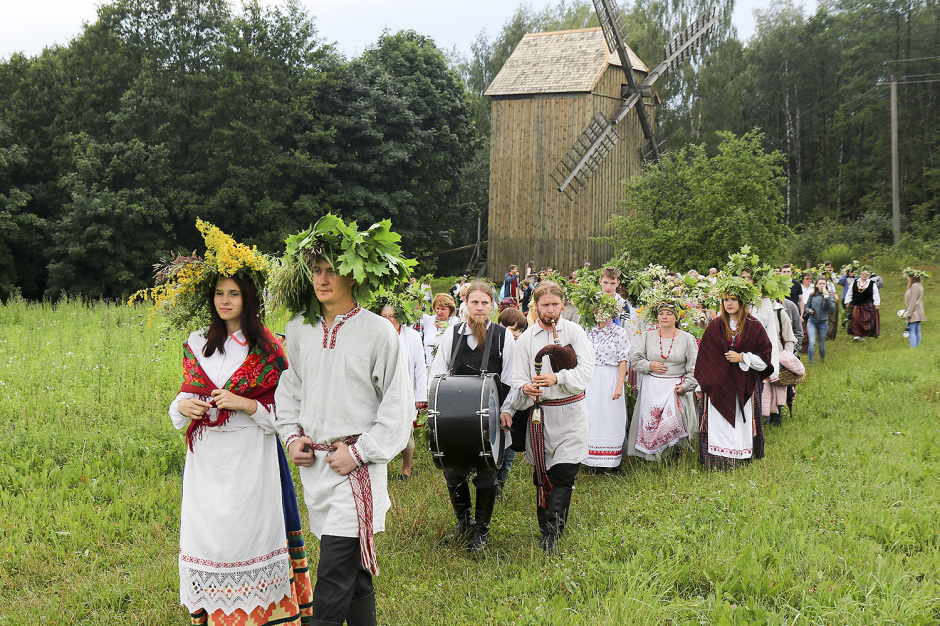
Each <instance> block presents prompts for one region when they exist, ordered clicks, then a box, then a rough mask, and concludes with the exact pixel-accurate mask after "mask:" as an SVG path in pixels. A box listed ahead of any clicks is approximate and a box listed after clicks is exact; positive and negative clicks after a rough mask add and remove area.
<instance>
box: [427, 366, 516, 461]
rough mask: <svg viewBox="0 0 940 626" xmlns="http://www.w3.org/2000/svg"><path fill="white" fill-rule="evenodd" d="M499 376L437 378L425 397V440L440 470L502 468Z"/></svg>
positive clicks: (503, 451) (502, 450) (502, 445)
mask: <svg viewBox="0 0 940 626" xmlns="http://www.w3.org/2000/svg"><path fill="white" fill-rule="evenodd" d="M498 380H499V379H498V377H497V376H496V375H495V374H489V375H487V376H485V377H484V376H440V377H436V378H435V379H434V380H433V381H432V383H431V393H430V397H429V398H428V412H429V417H428V429H429V430H428V440H429V443H430V448H431V455H432V457H433V459H434V464H435V465H437V466H438V467H439V468H441V469H459V468H466V467H479V468H484V467H485V468H489V469H499V468H500V467H502V465H503V455H504V454H505V441H504V439H503V431H502V429H501V428H500V426H499V408H500V402H499V393H498V388H497V381H498Z"/></svg>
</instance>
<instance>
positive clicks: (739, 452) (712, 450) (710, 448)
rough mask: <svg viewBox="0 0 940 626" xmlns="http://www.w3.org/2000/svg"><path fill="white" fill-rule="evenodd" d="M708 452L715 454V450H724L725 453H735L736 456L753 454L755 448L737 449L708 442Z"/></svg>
mask: <svg viewBox="0 0 940 626" xmlns="http://www.w3.org/2000/svg"><path fill="white" fill-rule="evenodd" d="M708 452H709V453H711V454H714V453H715V452H724V453H725V454H733V455H734V456H744V455H745V454H753V452H754V450H753V449H751V448H745V449H744V450H735V449H733V448H721V447H719V446H713V445H711V444H708Z"/></svg>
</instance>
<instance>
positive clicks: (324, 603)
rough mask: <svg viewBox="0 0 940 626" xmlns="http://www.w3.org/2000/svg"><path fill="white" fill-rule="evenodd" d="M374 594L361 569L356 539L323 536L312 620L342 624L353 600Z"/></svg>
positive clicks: (370, 579)
mask: <svg viewBox="0 0 940 626" xmlns="http://www.w3.org/2000/svg"><path fill="white" fill-rule="evenodd" d="M374 592H375V587H373V586H372V572H370V571H369V570H367V569H366V568H364V567H363V566H362V554H361V553H360V551H359V537H336V536H334V535H323V537H321V538H320V562H319V563H318V564H317V583H316V585H315V586H314V588H313V618H314V619H318V620H323V621H325V622H336V623H338V624H343V623H345V622H346V614H347V613H348V612H349V603H350V602H351V601H352V600H353V598H364V597H366V596H368V595H370V594H372V593H374Z"/></svg>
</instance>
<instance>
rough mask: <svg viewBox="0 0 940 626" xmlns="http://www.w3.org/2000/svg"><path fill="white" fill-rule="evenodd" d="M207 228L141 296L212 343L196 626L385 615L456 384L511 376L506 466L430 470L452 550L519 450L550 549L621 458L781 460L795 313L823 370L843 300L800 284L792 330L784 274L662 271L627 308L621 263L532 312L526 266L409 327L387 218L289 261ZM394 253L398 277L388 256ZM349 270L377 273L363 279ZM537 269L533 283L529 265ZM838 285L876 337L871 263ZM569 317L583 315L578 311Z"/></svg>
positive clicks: (857, 321) (193, 440)
mask: <svg viewBox="0 0 940 626" xmlns="http://www.w3.org/2000/svg"><path fill="white" fill-rule="evenodd" d="M197 226H198V227H199V228H200V230H202V231H203V234H204V237H205V239H206V244H207V251H206V253H205V257H204V258H199V257H188V258H180V259H176V260H175V261H174V262H172V263H170V264H168V265H167V266H166V267H165V268H163V270H162V271H161V273H160V274H158V279H159V280H160V284H159V285H158V287H157V288H156V289H154V290H152V291H151V292H150V293H149V294H145V295H146V296H147V297H148V298H150V299H152V300H153V301H154V303H155V305H156V307H157V309H158V310H160V311H162V312H164V313H167V314H169V315H171V317H172V318H173V319H174V320H175V321H177V323H180V324H181V325H183V326H184V327H188V328H192V329H194V332H192V334H190V336H189V338H188V340H187V342H186V343H185V345H184V358H183V383H182V385H181V387H180V390H179V393H178V395H177V396H176V398H175V399H174V400H173V402H172V403H171V406H170V411H169V412H170V417H171V420H172V422H173V425H174V426H175V427H176V428H179V429H185V431H186V441H187V448H188V449H187V457H186V466H185V471H184V478H183V494H182V504H181V522H180V524H181V528H180V552H179V571H180V602H181V603H182V604H183V605H185V606H186V607H187V608H188V609H189V610H190V612H191V615H192V621H193V623H194V624H252V625H255V624H257V625H261V624H275V623H276V624H319V625H328V624H342V623H347V624H350V625H352V626H356V625H371V624H375V623H376V621H375V593H374V586H373V582H372V580H373V576H374V575H376V574H378V573H379V565H378V559H377V556H376V549H375V542H374V534H375V533H377V532H380V531H382V530H384V527H385V518H386V514H387V511H388V510H389V508H390V499H389V495H388V484H387V481H388V470H387V466H388V464H389V462H390V461H391V460H392V459H394V458H395V457H396V456H397V455H398V454H402V456H403V463H402V470H401V472H400V474H399V476H398V478H399V480H400V481H407V480H409V479H410V476H411V473H412V467H413V457H414V450H415V444H414V434H413V429H414V428H415V426H416V424H417V422H416V421H415V417H416V413H417V412H419V411H422V410H424V409H426V408H430V409H432V410H431V411H429V414H430V413H432V412H433V413H434V414H435V415H436V416H439V415H442V414H446V413H447V412H448V411H449V410H451V409H452V408H453V405H454V404H455V402H451V404H450V405H449V404H448V402H450V401H449V400H448V399H447V398H443V399H442V396H441V394H440V393H439V390H440V385H441V383H442V381H443V380H446V379H448V378H449V377H467V378H480V377H484V378H485V377H486V376H487V375H488V374H490V375H492V374H496V375H497V376H496V377H494V378H493V381H494V383H495V385H494V387H493V389H494V391H493V398H492V399H491V400H490V401H489V403H488V404H487V405H486V406H485V407H484V409H483V410H482V411H481V412H480V413H481V414H484V413H486V407H489V409H488V410H489V412H490V414H491V417H493V418H494V419H496V424H497V428H499V429H503V430H504V431H505V441H506V453H507V454H505V455H504V454H503V451H502V450H496V451H489V452H487V451H481V455H480V456H486V455H487V454H489V456H490V459H489V460H488V462H487V463H485V464H484V463H482V462H481V463H475V462H469V461H468V462H464V461H461V462H457V461H453V462H450V461H449V459H448V458H447V455H446V454H441V455H439V456H440V457H442V458H438V459H437V460H436V461H435V462H436V464H438V466H439V467H441V468H442V469H443V472H442V473H443V476H442V478H443V481H442V482H443V484H444V486H445V488H446V492H447V494H448V498H449V500H450V503H451V508H452V510H453V513H454V517H455V527H454V532H453V533H452V537H453V538H454V539H455V540H457V541H459V542H461V543H462V544H464V545H466V546H467V547H468V549H470V550H471V551H483V550H486V549H487V547H488V545H489V534H490V525H491V523H492V516H493V511H494V508H495V506H496V503H497V497H498V494H499V491H500V489H501V486H502V484H503V483H504V481H505V480H506V474H507V473H508V471H509V467H510V466H511V459H512V456H513V454H510V452H511V451H523V450H524V452H525V459H526V462H527V463H528V464H529V465H531V467H532V483H533V487H534V489H533V499H534V500H535V513H536V514H535V520H536V522H537V524H538V528H539V535H540V539H539V546H540V547H541V549H543V550H544V551H545V552H546V553H547V554H554V553H555V552H556V551H557V549H558V542H559V539H560V538H561V537H562V535H563V533H564V529H565V527H566V524H567V520H568V517H569V512H570V507H571V500H572V494H573V490H574V486H575V481H576V477H577V475H578V473H579V470H581V468H582V467H587V468H588V470H589V471H592V472H595V473H597V472H607V471H613V470H616V469H617V468H619V467H620V466H621V465H622V463H623V457H624V456H635V457H639V458H641V459H645V460H647V461H658V460H661V459H663V458H664V457H665V456H667V455H670V454H673V453H674V451H677V450H681V449H684V448H694V447H695V446H696V442H697V444H698V451H699V458H700V460H701V462H702V463H703V464H704V465H705V466H706V467H709V468H730V467H734V466H735V465H736V464H739V463H742V462H747V461H749V460H750V459H753V458H760V457H761V456H763V447H764V446H763V425H764V420H765V418H767V417H768V416H769V415H774V414H777V415H779V413H780V412H781V405H780V402H781V401H783V402H785V401H786V399H787V394H786V392H784V393H783V395H780V394H779V393H777V392H769V391H768V390H767V389H765V387H767V386H768V385H771V384H774V382H776V381H777V379H778V378H779V376H780V374H781V372H782V371H783V370H787V371H790V368H796V366H795V365H794V364H793V361H796V362H797V363H798V359H796V357H795V356H794V355H793V352H794V350H799V340H798V339H796V338H795V336H794V335H795V331H796V330H797V329H798V327H799V326H800V324H799V322H798V321H796V320H793V317H795V315H799V314H801V313H802V314H803V319H805V320H806V322H807V330H808V329H810V328H812V331H810V332H808V334H810V337H811V343H813V344H814V345H815V344H816V343H817V342H818V344H819V347H820V357H821V358H824V356H825V348H824V343H823V341H824V340H823V339H821V338H822V337H824V336H825V334H826V333H827V332H828V328H827V324H828V323H829V320H830V319H831V317H830V311H831V310H832V308H833V307H834V306H835V300H834V295H833V293H832V292H833V291H834V286H833V285H832V284H831V283H830V282H829V280H828V279H823V278H821V279H819V280H816V281H815V282H813V283H812V290H811V291H810V292H808V293H806V292H803V291H802V286H801V287H800V290H801V293H800V294H799V295H800V298H799V300H798V302H799V304H798V305H797V306H798V307H800V308H802V311H800V312H798V313H794V314H793V315H791V313H792V309H793V308H794V307H793V306H789V307H788V306H785V303H784V302H781V301H778V300H777V299H776V298H777V296H780V295H781V294H780V293H777V292H776V291H779V290H776V291H775V290H774V288H773V287H772V285H773V281H768V280H766V278H767V276H766V272H767V268H766V267H760V268H758V267H747V268H743V269H741V268H738V269H739V270H741V271H731V268H729V269H728V270H727V271H726V272H724V273H710V275H709V277H702V279H701V280H699V279H692V280H686V279H685V278H684V277H680V276H678V275H676V274H673V273H669V272H662V271H660V270H659V269H657V270H655V271H653V270H652V269H651V272H650V276H651V277H652V278H651V280H649V281H648V285H647V287H646V288H645V289H644V290H643V291H642V293H640V294H639V296H637V302H636V303H630V302H628V301H627V300H626V298H625V297H624V292H623V289H622V287H623V285H622V284H621V278H622V276H621V273H620V270H618V269H617V268H616V267H613V266H610V267H606V268H604V269H603V270H601V271H600V272H598V273H596V274H592V273H590V272H587V271H585V272H579V277H578V280H579V281H580V283H581V284H580V285H576V287H577V292H575V291H574V287H573V286H572V285H566V284H563V283H560V282H556V281H553V280H548V279H544V278H543V279H542V280H540V281H539V282H538V284H537V286H535V287H534V288H532V289H531V293H530V294H529V298H530V316H529V319H527V317H526V316H525V315H524V314H523V313H522V311H521V310H520V305H519V299H518V296H519V295H520V293H519V292H520V285H518V284H517V283H518V272H517V271H515V268H511V270H510V272H508V273H507V278H506V280H504V283H503V286H502V289H503V291H504V294H503V295H505V293H506V290H507V289H508V292H509V294H511V295H508V296H506V297H504V298H502V299H501V300H500V299H499V297H498V296H497V294H496V291H495V290H494V289H493V287H492V286H491V285H490V284H488V283H486V282H483V281H469V282H467V283H466V284H465V285H461V287H460V290H461V292H462V297H461V300H462V303H461V305H460V306H458V305H457V303H456V301H455V300H454V298H453V297H452V296H450V295H449V294H438V295H436V296H435V297H434V298H433V299H432V300H431V302H430V307H429V308H430V312H428V313H422V314H421V315H420V317H419V318H418V319H417V320H416V321H415V317H414V315H410V314H414V313H417V311H408V313H409V315H404V314H403V313H404V311H403V310H402V309H403V308H405V305H404V304H402V303H403V302H404V301H403V300H400V299H397V298H396V297H395V296H394V284H393V281H392V280H391V278H390V277H391V276H394V275H396V274H397V275H402V274H407V271H408V265H409V262H408V261H407V260H405V259H403V258H401V256H400V249H399V248H397V246H395V245H391V244H389V241H390V240H392V238H391V237H389V236H388V235H391V233H390V231H389V230H388V226H389V225H388V223H387V222H385V223H383V224H381V225H380V226H381V228H378V229H376V228H375V227H373V229H370V230H368V231H364V232H358V231H356V229H355V225H354V224H353V225H349V226H347V225H346V224H345V223H343V222H342V220H341V219H339V218H337V217H335V216H332V215H328V216H326V217H324V218H323V219H321V220H320V221H319V222H318V223H317V224H316V225H315V226H314V227H311V229H310V230H309V231H306V232H304V233H300V234H299V235H296V236H294V237H291V238H288V242H287V243H288V249H287V252H286V253H285V255H284V257H283V258H282V259H281V260H280V261H278V262H276V263H273V264H272V263H271V262H270V261H269V260H268V259H266V258H265V257H263V256H262V255H260V254H259V253H257V251H256V250H254V249H251V248H248V247H247V246H243V245H241V244H238V243H237V242H235V241H234V240H232V239H231V238H230V237H228V236H227V235H225V234H224V233H222V232H221V231H219V230H218V229H217V228H215V227H214V226H212V225H210V224H206V223H204V222H199V223H198V224H197ZM370 246H371V248H370ZM378 247H381V248H382V250H383V254H382V255H381V257H382V258H383V259H385V261H384V264H385V265H384V266H383V267H378V266H377V264H375V262H374V257H375V255H373V254H372V252H373V249H374V248H378ZM354 257H357V258H359V259H360V260H363V261H364V260H365V259H372V260H371V261H370V263H371V265H369V266H368V268H369V269H367V270H366V275H365V276H364V277H363V276H361V275H357V277H356V279H355V280H354V279H353V276H352V272H353V270H352V269H351V268H352V267H353V266H354V265H355V264H354V263H350V260H351V259H353V258H354ZM272 265H273V270H272V271H270V272H269V268H271V267H272ZM364 265H365V264H364V263H363V264H360V265H358V266H356V267H359V268H360V270H361V268H362V267H363V266H364ZM660 269H661V268H660ZM527 274H529V275H533V277H534V274H535V272H534V264H530V267H528V268H527ZM923 275H924V274H923V273H919V274H918V275H917V276H913V275H909V276H910V285H909V287H910V288H909V290H908V295H909V297H906V301H908V311H909V315H908V318H909V321H910V327H911V331H910V334H911V337H912V339H911V345H912V346H915V345H916V344H915V339H914V337H916V338H917V342H919V338H920V332H919V330H920V328H919V326H920V323H921V322H922V321H923V319H924V317H923V305H922V300H923V290H922V288H920V278H921V276H923ZM801 282H802V281H801ZM777 284H778V286H779V285H781V284H782V282H780V283H777ZM839 284H843V283H842V281H841V280H840V283H839ZM701 285H707V286H708V287H707V289H706V288H702V287H701ZM757 285H761V287H760V288H758V287H757ZM768 285H771V287H768ZM530 287H531V285H530ZM844 288H845V291H846V295H844V297H843V301H844V302H846V303H847V304H851V305H852V306H853V307H854V309H853V315H852V326H851V328H852V329H853V330H852V332H857V333H858V334H857V335H854V336H856V337H859V338H863V337H867V336H877V333H878V328H879V322H878V315H877V312H878V307H879V306H880V300H879V295H878V294H879V291H878V286H877V285H876V283H875V282H874V281H873V280H872V277H871V276H870V275H867V272H865V271H862V272H861V274H860V276H859V279H858V280H856V281H852V283H851V284H845V285H844ZM918 288H919V289H918ZM768 290H769V291H774V293H769V292H768ZM265 292H267V294H268V295H269V297H270V298H271V301H272V302H274V303H275V304H277V305H280V306H284V307H286V308H287V309H288V310H290V311H291V312H293V313H294V314H295V316H294V318H293V319H292V320H291V321H290V322H289V323H288V325H287V328H286V331H285V336H284V338H283V339H280V338H278V337H275V336H274V335H272V334H271V333H270V331H268V330H267V329H266V328H265V327H264V324H263V312H264V308H265V307H263V306H262V305H261V298H262V294H263V293H265ZM794 293H795V291H794ZM382 294H384V296H383V295H382ZM708 294H711V295H708ZM804 295H805V296H806V297H805V298H804V297H803V296H804ZM781 300H782V297H781ZM360 301H362V302H372V303H373V304H374V307H373V308H375V312H372V311H369V310H367V309H365V308H363V306H361V304H360ZM573 303H576V304H577V307H576V310H575V311H574V313H573V315H574V316H575V319H580V324H579V323H578V322H577V321H573V320H572V319H571V317H572V313H571V309H572V304H573ZM791 305H792V303H791ZM869 305H870V306H869ZM461 308H463V309H464V312H463V315H462V316H461V310H460V309H461ZM497 310H498V313H497ZM788 311H789V312H788ZM798 311H799V309H798ZM872 311H874V315H872ZM807 312H808V316H807ZM383 318H384V319H383ZM494 318H495V319H494ZM206 323H207V325H206ZM582 325H583V326H582ZM872 333H873V334H872ZM790 357H792V358H790ZM810 360H812V359H810ZM429 389H435V390H437V392H436V393H435V396H434V398H429V394H428V392H429ZM784 389H785V387H784ZM633 395H635V405H634V408H633V413H632V420H630V421H628V419H627V407H628V403H627V402H626V399H627V397H630V396H633ZM429 404H431V405H432V406H430V407H429ZM768 408H769V409H770V410H769V411H768V410H767V409H768ZM497 416H498V417H497ZM778 419H779V418H778ZM770 423H773V422H772V419H771V422H770ZM778 423H779V422H778ZM435 424H436V425H435V428H439V429H442V428H444V425H443V422H440V421H439V420H438V421H437V422H435ZM628 424H629V427H628ZM484 429H485V426H484ZM438 434H440V433H438ZM480 435H481V439H482V440H490V439H492V436H491V435H492V432H488V431H486V430H483V431H481V433H480ZM496 439H498V440H499V441H500V442H502V441H503V439H502V438H501V437H499V438H496ZM467 445H468V446H469V445H476V444H473V443H472V442H470V441H468V442H467ZM500 445H502V444H500ZM285 450H286V454H285ZM460 458H461V459H465V458H468V457H466V456H461V457H460ZM470 458H475V457H470ZM497 458H498V459H499V461H500V462H495V461H496V459H497ZM288 459H290V462H292V463H293V464H294V465H295V466H296V467H297V468H299V469H298V471H299V474H300V478H301V484H302V487H303V501H304V503H305V505H306V506H307V510H308V514H309V524H310V530H311V532H313V534H314V535H315V536H316V537H317V538H318V540H319V542H320V557H319V562H318V564H317V566H316V577H315V581H312V580H311V576H310V575H309V568H308V565H307V558H306V550H305V546H304V542H303V536H302V529H301V527H300V516H299V514H298V505H297V497H296V494H295V491H294V486H293V482H292V479H291V469H290V465H289V461H288ZM470 483H473V486H474V490H475V497H474V494H473V493H472V492H471V489H470Z"/></svg>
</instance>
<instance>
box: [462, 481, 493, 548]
mask: <svg viewBox="0 0 940 626" xmlns="http://www.w3.org/2000/svg"><path fill="white" fill-rule="evenodd" d="M497 495H499V487H495V486H494V487H477V510H476V516H475V518H474V523H473V529H472V531H471V536H470V546H469V549H470V551H471V552H479V551H481V550H486V547H487V546H488V545H489V535H490V520H491V519H492V518H493V507H494V505H495V504H496V496H497Z"/></svg>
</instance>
